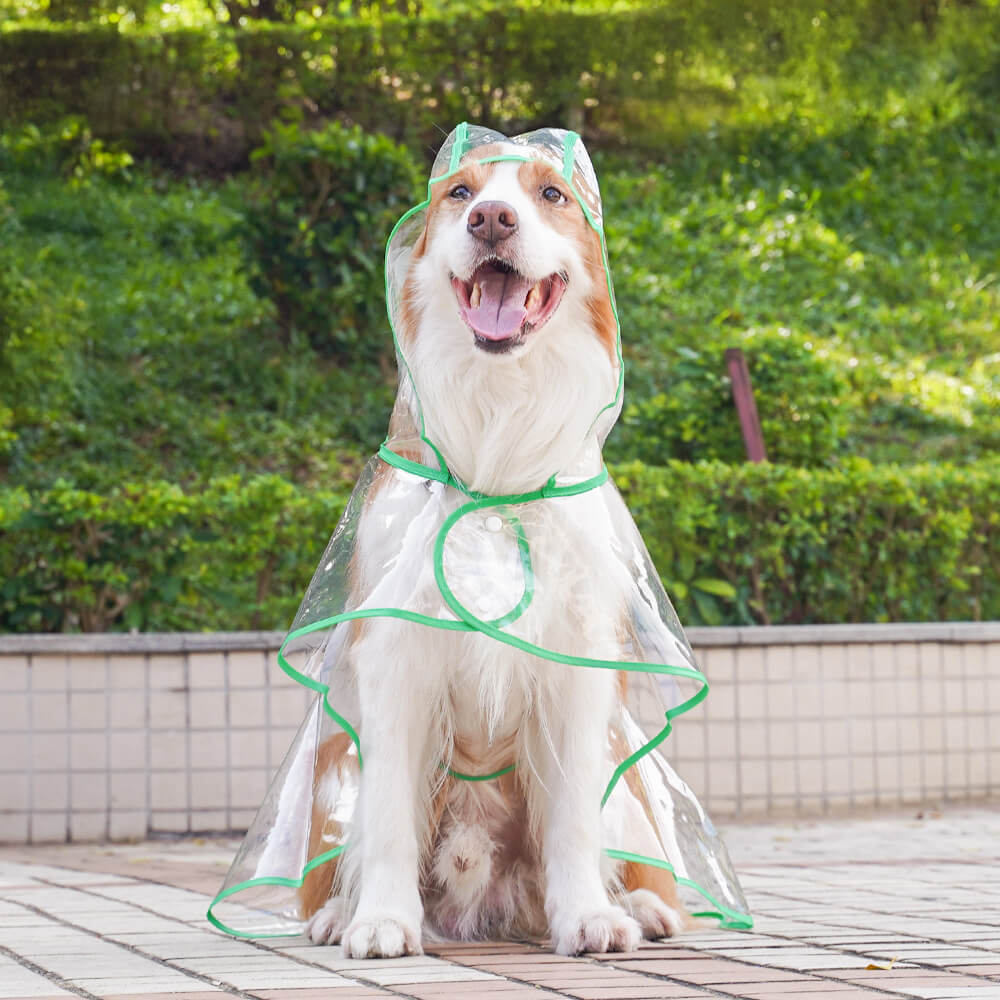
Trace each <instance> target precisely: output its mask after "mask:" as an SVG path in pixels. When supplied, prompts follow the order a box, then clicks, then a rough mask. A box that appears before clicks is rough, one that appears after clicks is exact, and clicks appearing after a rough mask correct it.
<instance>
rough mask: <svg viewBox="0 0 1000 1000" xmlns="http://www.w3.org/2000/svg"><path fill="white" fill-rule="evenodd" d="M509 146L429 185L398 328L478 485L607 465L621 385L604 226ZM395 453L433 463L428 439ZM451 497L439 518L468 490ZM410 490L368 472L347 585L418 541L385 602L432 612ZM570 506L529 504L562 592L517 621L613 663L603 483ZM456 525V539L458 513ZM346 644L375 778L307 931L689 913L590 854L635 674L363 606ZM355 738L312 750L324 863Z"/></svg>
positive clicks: (576, 935)
mask: <svg viewBox="0 0 1000 1000" xmlns="http://www.w3.org/2000/svg"><path fill="white" fill-rule="evenodd" d="M507 152H511V149H510V148H509V147H506V146H502V145H498V146H497V147H495V148H494V149H489V148H487V149H482V148H481V149H479V150H477V152H476V156H477V159H476V160H475V161H472V162H469V163H467V164H466V165H464V166H462V167H461V169H459V170H458V171H457V172H456V173H454V174H452V175H450V176H449V177H448V178H446V179H445V180H443V181H441V182H439V183H437V184H435V185H434V186H433V192H432V197H431V201H430V204H429V206H428V209H427V211H426V224H425V227H424V230H423V233H422V234H421V236H420V238H419V241H418V242H417V243H416V245H415V248H414V250H413V252H412V255H411V260H410V265H409V270H408V272H407V275H406V284H405V290H404V294H403V303H402V310H401V312H402V323H401V324H398V326H401V327H402V328H401V329H397V334H398V337H399V340H400V348H401V350H402V353H403V354H404V356H405V358H406V361H407V366H408V369H409V372H410V375H411V377H412V379H413V382H414V384H415V386H416V387H417V391H418V393H419V400H420V403H419V405H420V407H421V411H422V413H421V415H422V418H423V428H424V437H425V438H426V439H427V440H429V441H433V442H434V443H435V444H436V446H437V447H438V449H439V450H440V452H441V454H442V455H443V456H444V458H445V460H446V461H447V464H448V467H449V468H450V469H451V471H452V472H453V473H454V475H455V476H457V477H458V478H459V479H460V480H461V481H462V482H464V483H465V484H466V485H467V486H468V487H469V488H470V489H471V490H473V491H476V492H480V493H484V494H489V495H500V494H504V495H507V494H517V493H521V492H524V491H528V490H534V489H537V488H538V487H540V486H541V485H542V484H544V483H545V482H546V481H547V480H548V479H549V477H550V476H551V475H552V474H553V473H554V472H565V471H567V470H579V471H580V472H581V474H583V475H593V474H594V473H596V472H597V471H598V470H599V469H600V461H601V460H600V442H599V441H598V440H597V437H596V434H597V432H596V431H595V430H594V422H595V416H596V415H597V414H598V413H599V412H600V411H601V410H602V408H605V407H606V406H607V404H608V402H609V400H611V399H613V398H614V397H615V391H616V386H617V377H618V369H617V354H616V338H617V326H616V321H615V316H614V311H613V308H612V303H611V299H610V291H609V288H608V282H607V279H606V274H605V269H604V264H603V256H602V247H601V241H600V237H599V235H598V234H597V232H596V231H595V230H594V229H593V228H592V227H591V226H590V225H589V224H588V221H587V219H586V217H585V215H584V212H583V211H582V209H581V207H580V204H579V202H578V201H577V199H576V197H574V195H573V193H572V192H571V190H570V189H569V186H568V184H567V182H566V180H565V179H564V178H563V177H562V176H561V175H560V174H559V172H558V171H557V170H556V169H554V168H553V166H551V165H549V163H548V162H546V161H545V160H542V159H537V160H529V161H525V162H511V161H503V162H492V163H485V164H484V163H481V162H479V160H481V159H483V158H486V157H488V156H489V155H491V154H493V155H502V154H504V153H507ZM414 405H415V404H414V402H413V401H412V400H408V399H405V398H403V397H402V396H401V398H400V400H399V401H398V402H397V409H396V411H395V412H394V415H393V425H395V427H396V428H398V427H400V426H404V425H409V426H413V425H416V426H419V423H420V422H419V417H418V415H417V414H415V413H413V412H411V411H412V408H413V407H414ZM391 433H392V431H391ZM406 457H409V458H411V459H414V460H416V461H420V462H422V463H424V464H426V465H430V466H436V465H437V462H436V459H435V456H434V455H433V454H432V452H431V450H430V449H429V448H428V447H427V446H426V444H424V443H422V442H421V440H420V438H419V436H418V437H416V438H415V439H412V441H411V446H410V447H409V450H408V451H407V455H406ZM450 492H453V493H455V497H454V498H453V500H449V501H447V502H444V501H443V502H442V518H443V517H444V516H446V515H447V513H449V512H450V511H451V510H454V509H456V508H457V507H458V506H459V505H460V504H461V503H463V502H465V501H466V500H467V498H466V497H465V496H463V495H461V494H459V493H458V492H457V491H454V490H452V491H450ZM418 499H419V498H418ZM414 502H417V501H412V500H410V499H409V495H403V494H400V492H399V491H397V490H393V489H391V488H389V487H386V488H380V486H379V482H378V481H376V483H375V488H373V489H372V491H371V492H370V494H369V496H368V498H367V501H366V508H365V511H364V513H363V514H362V517H361V521H360V525H359V530H358V541H357V550H356V556H355V561H354V563H353V565H352V570H353V574H354V585H355V587H356V588H357V589H358V592H359V593H367V592H369V591H370V589H371V587H372V585H373V584H372V581H374V580H376V579H381V578H379V576H378V574H379V573H380V569H381V567H383V566H385V565H386V564H387V560H395V564H394V565H395V568H396V569H400V570H405V567H402V568H401V567H400V566H399V565H398V564H399V563H401V562H403V561H405V560H406V559H409V558H412V559H413V560H414V565H413V567H412V572H404V571H400V572H397V573H396V574H394V577H393V579H399V580H403V581H407V583H406V584H405V586H406V587H408V588H409V592H408V593H402V592H400V593H391V592H387V593H383V594H380V601H381V602H388V603H391V602H398V603H397V604H396V606H400V607H401V606H404V602H405V606H407V607H419V606H421V603H422V602H423V603H424V604H425V605H426V607H427V608H428V609H433V608H434V607H436V606H438V605H439V604H440V600H439V594H438V592H437V590H436V588H435V584H434V581H433V578H432V577H431V576H430V575H429V573H428V572H427V570H426V559H427V556H426V551H427V547H428V546H429V545H430V544H431V542H432V541H433V537H434V536H433V534H432V533H431V534H430V535H429V536H428V537H427V538H424V539H417V540H416V541H415V542H414V543H413V544H412V545H409V547H404V548H403V549H400V547H399V544H398V540H396V541H394V542H393V543H392V544H390V541H389V540H388V539H387V538H386V537H385V530H384V526H385V525H386V524H387V523H393V524H397V525H400V526H408V527H409V528H410V530H413V531H418V530H420V529H418V528H415V527H413V526H414V525H416V524H418V522H419V517H418V514H419V511H417V510H416V509H411V508H410V507H409V505H410V504H411V503H414ZM574 502H575V503H578V507H577V508H574V509H577V510H578V509H579V504H588V503H589V504H591V508H592V509H588V508H584V514H585V516H584V517H582V518H581V517H580V515H579V514H575V515H570V514H569V513H567V511H566V509H564V508H563V507H562V506H560V505H559V504H552V505H550V506H548V507H545V506H540V508H539V510H538V512H537V514H536V515H535V516H536V521H535V522H533V523H532V524H531V525H529V526H528V531H529V533H530V536H531V537H530V543H531V552H532V561H533V572H534V574H535V576H536V578H538V579H539V580H540V581H545V580H549V581H553V580H555V581H558V585H552V586H550V587H549V588H548V589H547V590H545V588H544V587H542V586H539V588H538V595H540V596H537V597H536V599H535V600H534V602H533V603H532V605H531V607H530V608H529V610H528V611H527V612H526V613H525V616H524V620H523V622H522V623H521V624H522V627H523V628H524V629H526V630H528V631H529V633H530V636H531V640H532V641H533V642H536V643H538V644H539V645H544V646H546V647H548V648H556V649H562V650H568V651H574V650H575V651H577V652H578V653H579V654H581V655H588V656H604V657H605V658H607V659H612V660H614V659H621V658H622V657H621V648H622V647H621V628H622V625H621V622H622V620H623V619H624V616H625V608H624V607H623V603H624V600H625V598H624V592H625V584H624V583H620V582H619V581H618V579H617V577H616V574H615V571H614V570H612V569H611V568H610V567H611V566H612V565H613V564H614V562H615V558H614V556H613V554H611V553H610V552H609V551H607V550H606V546H607V544H608V543H607V541H606V537H607V534H608V533H606V532H602V531H601V530H600V529H599V525H598V528H597V530H595V527H594V524H593V523H591V522H590V521H589V520H588V518H590V517H591V516H592V517H593V518H594V519H596V520H597V521H598V522H599V521H600V519H601V518H602V517H604V518H605V519H606V518H607V514H606V513H604V514H602V513H601V510H600V503H599V502H598V501H597V500H596V499H595V500H591V499H588V497H587V496H583V497H580V498H575V500H574ZM448 503H450V504H451V506H450V507H448ZM440 523H441V520H440V519H439V520H438V522H437V523H436V524H434V525H430V526H429V528H430V529H431V530H432V531H433V530H436V529H437V528H439V527H440ZM400 530H402V527H400ZM453 538H454V544H455V545H459V546H461V544H462V535H461V524H460V525H459V526H458V528H457V530H456V531H455V532H454V533H453ZM408 552H412V555H408V554H407V553H408ZM418 561H422V562H420V564H418ZM379 585H380V586H382V587H383V588H385V587H388V588H389V589H390V590H391V587H392V584H391V582H390V583H386V582H385V581H384V580H383V581H381V582H380V584H379ZM425 591H426V593H425ZM350 656H351V663H352V669H353V671H354V674H355V677H356V684H357V690H358V697H359V702H360V712H361V718H360V726H359V732H360V738H361V746H362V750H363V759H364V772H363V775H362V776H361V778H360V796H359V801H358V804H357V809H356V814H355V817H354V820H353V825H352V829H351V838H350V839H351V843H350V846H349V848H348V850H347V851H345V853H344V854H343V855H341V857H340V858H339V859H338V860H337V862H336V863H329V864H326V865H323V866H320V867H318V868H316V869H314V870H313V871H312V872H310V874H309V875H308V876H307V878H306V881H305V883H304V885H303V887H302V889H301V890H300V904H301V911H302V915H303V917H304V918H305V919H308V920H309V924H308V933H309V935H310V937H311V938H312V940H313V941H314V942H316V943H336V942H338V941H340V942H342V944H343V948H344V953H345V955H347V956H353V957H356V958H366V957H375V956H394V955H402V954H414V953H419V952H420V951H421V950H422V949H421V941H422V935H423V933H425V932H426V933H428V934H432V935H440V936H444V937H458V938H469V937H478V936H485V935H497V934H500V935H509V934H516V935H541V934H545V933H546V931H547V932H548V933H549V934H550V935H551V938H552V941H553V945H554V947H555V949H556V951H558V952H560V953H561V954H576V953H579V952H583V951H616V950H617V951H627V950H632V949H634V948H635V947H637V946H638V944H639V941H640V939H641V938H642V937H643V936H645V937H650V938H654V937H664V936H668V935H672V934H674V933H676V932H677V931H678V930H680V929H681V928H682V927H683V926H684V924H685V920H686V914H685V913H684V911H683V909H682V908H681V906H680V904H679V902H678V900H677V895H676V886H675V883H674V880H673V877H672V876H670V875H669V873H667V872H665V871H662V870H658V869H655V868H650V867H647V866H644V865H635V864H631V863H630V864H626V865H624V866H623V865H620V864H617V863H613V862H610V861H609V860H608V859H607V858H603V856H602V852H601V843H602V830H603V829H605V828H607V826H608V824H609V823H610V824H612V825H613V824H615V823H618V824H619V826H620V824H622V823H624V822H626V821H627V820H626V819H625V817H623V816H607V815H605V816H603V817H602V815H601V809H600V801H601V793H602V791H603V790H604V784H605V782H606V780H607V775H608V771H609V764H610V762H611V757H612V756H613V755H614V748H613V747H612V748H610V749H609V739H608V727H609V720H610V718H611V715H612V712H613V711H614V708H615V706H616V703H617V699H619V698H620V697H622V692H623V689H624V675H623V674H618V675H616V674H615V673H614V672H613V671H609V670H586V669H578V668H572V667H565V666H562V665H559V664H552V663H549V662H547V661H543V660H540V659H538V658H536V657H534V656H532V655H530V654H528V653H524V652H521V651H519V650H518V649H515V648H512V647H510V646H507V645H504V644H502V643H499V642H496V641H494V640H492V639H490V638H489V637H488V636H484V635H480V634H478V633H476V632H468V633H457V632H450V631H441V630H438V629H432V628H426V627H423V626H421V625H419V624H412V623H409V622H406V621H399V620H395V619H379V620H368V621H366V622H364V623H363V624H362V623H359V622H355V623H354V632H353V633H352V640H351V651H350ZM348 746H349V741H348V739H347V737H346V736H337V737H334V738H332V739H330V740H328V741H327V742H326V743H325V744H324V745H323V747H322V748H321V751H320V753H319V755H318V759H317V765H316V776H315V783H314V790H315V803H316V804H315V808H314V817H313V826H312V838H311V841H312V842H311V845H310V850H311V856H312V857H315V856H316V855H318V854H319V853H320V852H321V851H323V850H324V849H325V848H326V847H328V846H329V844H330V842H331V840H332V839H336V837H337V833H338V826H337V820H336V818H335V817H334V816H332V815H330V814H329V813H330V802H329V795H324V788H325V782H326V781H327V779H328V777H329V775H331V774H336V772H337V770H338V769H344V768H351V767H354V766H355V764H354V763H353V761H354V758H352V757H350V756H349V755H348V754H347V749H348ZM622 756H624V754H622V755H621V756H620V757H619V760H620V759H621V757H622ZM442 761H443V762H445V764H446V765H447V766H450V767H452V768H454V769H456V770H458V771H461V772H464V773H470V774H477V775H481V774H489V773H493V772H495V771H497V770H500V769H502V768H504V767H506V766H507V765H509V764H511V763H513V762H516V763H517V769H516V770H515V771H513V772H511V773H507V774H505V775H503V776H502V777H500V778H497V779H495V780H492V781H482V782H467V781H460V780H455V779H454V778H451V777H449V776H448V775H447V772H446V771H445V770H442V767H441V762H442ZM607 811H608V810H605V812H607Z"/></svg>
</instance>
